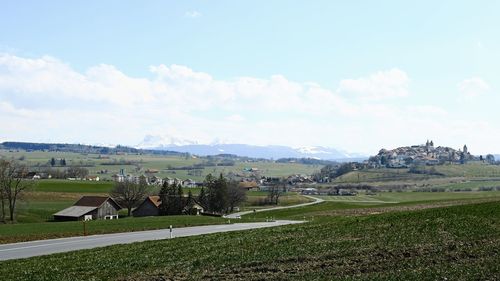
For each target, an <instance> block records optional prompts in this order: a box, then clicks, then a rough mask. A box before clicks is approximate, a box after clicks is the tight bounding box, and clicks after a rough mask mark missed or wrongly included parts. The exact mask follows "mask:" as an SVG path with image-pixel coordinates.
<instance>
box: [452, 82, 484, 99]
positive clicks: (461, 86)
mask: <svg viewBox="0 0 500 281" xmlns="http://www.w3.org/2000/svg"><path fill="white" fill-rule="evenodd" d="M457 87H458V90H459V91H460V92H461V93H462V98H466V99H468V98H475V97H478V96H480V95H482V94H484V93H486V92H487V91H488V90H489V89H490V85H488V83H486V81H484V80H483V79H482V78H480V77H472V78H468V79H464V80H463V81H461V82H460V83H458V85H457Z"/></svg>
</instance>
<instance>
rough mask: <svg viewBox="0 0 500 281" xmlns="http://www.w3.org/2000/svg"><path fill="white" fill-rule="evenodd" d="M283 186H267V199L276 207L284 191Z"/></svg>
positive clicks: (281, 184)
mask: <svg viewBox="0 0 500 281" xmlns="http://www.w3.org/2000/svg"><path fill="white" fill-rule="evenodd" d="M285 189H286V188H285V184H284V183H280V184H273V185H271V186H269V190H268V194H267V197H268V199H269V201H270V203H272V204H275V205H278V203H279V199H280V196H281V194H282V193H283V192H284V191H285Z"/></svg>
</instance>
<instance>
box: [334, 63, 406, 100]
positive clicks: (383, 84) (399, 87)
mask: <svg viewBox="0 0 500 281" xmlns="http://www.w3.org/2000/svg"><path fill="white" fill-rule="evenodd" d="M409 82H410V79H409V78H408V75H407V74H406V73H405V72H404V71H402V70H400V69H397V68H393V69H391V70H387V71H380V72H377V73H375V74H371V75H370V76H368V77H361V78H358V79H344V80H342V81H340V86H339V88H338V91H339V92H340V93H348V94H355V95H357V96H358V97H360V98H363V99H373V100H378V99H385V98H394V97H405V96H408V93H409V92H408V85H409Z"/></svg>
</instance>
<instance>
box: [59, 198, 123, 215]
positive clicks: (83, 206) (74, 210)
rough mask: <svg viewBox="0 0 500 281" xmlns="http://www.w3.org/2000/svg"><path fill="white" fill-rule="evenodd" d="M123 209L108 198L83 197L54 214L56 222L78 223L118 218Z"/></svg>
mask: <svg viewBox="0 0 500 281" xmlns="http://www.w3.org/2000/svg"><path fill="white" fill-rule="evenodd" d="M120 209H121V207H120V205H118V204H117V203H116V202H115V200H113V199H112V198H111V197H106V196H83V197H82V198H80V200H78V201H77V202H76V203H75V204H73V206H71V207H69V208H66V209H64V210H61V211H59V212H57V213H55V214H54V220H55V221H78V220H89V219H92V220H95V219H114V218H116V219H117V218H118V211H119V210H120Z"/></svg>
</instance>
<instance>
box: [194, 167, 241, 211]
mask: <svg viewBox="0 0 500 281" xmlns="http://www.w3.org/2000/svg"><path fill="white" fill-rule="evenodd" d="M203 186H204V187H203V188H202V189H201V191H200V194H199V196H198V202H199V203H200V204H201V205H202V207H203V208H204V210H205V211H208V212H211V213H219V214H220V213H228V212H232V211H233V210H234V207H236V206H237V205H239V204H240V203H242V202H245V201H246V199H247V195H246V190H245V189H244V188H241V187H240V186H239V184H238V182H236V181H228V180H227V179H226V178H224V176H223V175H222V174H220V176H219V177H218V178H215V177H214V176H212V174H208V175H207V176H206V178H205V181H204V182H203Z"/></svg>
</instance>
